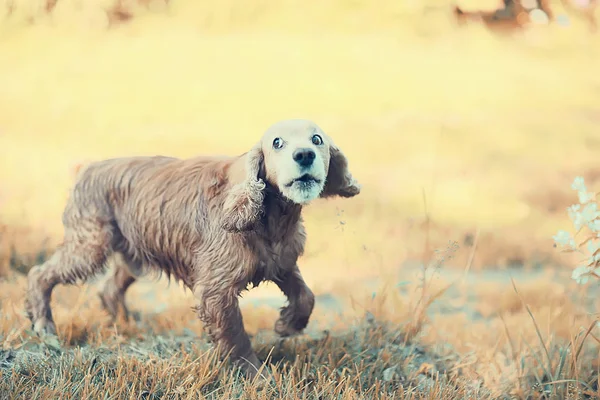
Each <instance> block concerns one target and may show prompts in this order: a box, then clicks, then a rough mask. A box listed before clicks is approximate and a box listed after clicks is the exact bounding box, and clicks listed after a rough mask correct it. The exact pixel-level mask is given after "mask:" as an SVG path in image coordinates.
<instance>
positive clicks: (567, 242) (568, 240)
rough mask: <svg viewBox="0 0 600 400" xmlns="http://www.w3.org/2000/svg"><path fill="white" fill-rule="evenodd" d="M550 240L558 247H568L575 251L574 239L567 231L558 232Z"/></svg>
mask: <svg viewBox="0 0 600 400" xmlns="http://www.w3.org/2000/svg"><path fill="white" fill-rule="evenodd" d="M552 239H554V241H555V242H556V244H558V245H560V246H569V247H571V248H573V249H575V239H573V237H572V236H571V234H570V233H569V232H567V231H562V230H561V231H558V233H557V234H556V235H554V236H552Z"/></svg>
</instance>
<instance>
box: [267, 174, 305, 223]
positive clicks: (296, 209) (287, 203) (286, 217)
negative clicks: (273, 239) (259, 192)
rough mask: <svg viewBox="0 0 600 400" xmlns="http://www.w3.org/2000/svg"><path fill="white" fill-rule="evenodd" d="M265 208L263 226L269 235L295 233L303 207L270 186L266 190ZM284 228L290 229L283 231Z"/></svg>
mask: <svg viewBox="0 0 600 400" xmlns="http://www.w3.org/2000/svg"><path fill="white" fill-rule="evenodd" d="M264 207H265V209H264V211H265V212H264V215H263V218H262V224H263V228H264V229H265V230H266V232H265V233H267V234H273V233H275V232H281V233H280V234H283V235H285V234H286V233H287V232H286V231H287V230H291V231H295V229H296V227H297V224H298V223H299V222H300V221H301V218H302V217H301V213H302V205H300V204H296V203H294V202H292V201H291V200H289V199H287V198H286V197H285V196H283V194H281V192H280V191H279V190H278V189H277V188H275V187H273V186H272V185H270V184H267V187H266V189H265V199H264ZM282 227H287V228H288V229H281V228H282Z"/></svg>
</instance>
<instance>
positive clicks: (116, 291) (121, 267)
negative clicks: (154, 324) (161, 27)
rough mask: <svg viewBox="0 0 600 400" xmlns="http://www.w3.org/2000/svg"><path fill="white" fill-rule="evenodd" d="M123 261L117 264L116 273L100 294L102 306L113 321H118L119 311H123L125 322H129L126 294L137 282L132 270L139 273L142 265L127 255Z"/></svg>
mask: <svg viewBox="0 0 600 400" xmlns="http://www.w3.org/2000/svg"><path fill="white" fill-rule="evenodd" d="M122 256H123V257H122V258H123V259H122V260H119V261H117V262H116V264H115V268H114V272H113V273H112V274H111V275H110V276H109V278H108V280H106V282H105V283H104V287H103V289H102V292H100V293H99V296H100V300H101V301H102V306H103V307H104V309H105V310H106V311H107V312H108V313H109V314H110V315H111V317H112V319H113V321H114V320H115V319H117V317H118V314H119V310H120V309H121V310H123V316H124V317H125V320H126V321H127V320H129V309H128V308H127V305H126V304H125V293H126V292H127V289H129V287H130V286H131V285H132V284H133V283H134V282H135V281H136V280H137V278H136V277H135V276H134V275H133V274H132V273H131V272H130V268H132V269H133V270H134V271H139V270H140V269H141V268H140V263H139V262H137V261H134V260H132V259H130V258H128V257H126V256H125V255H122Z"/></svg>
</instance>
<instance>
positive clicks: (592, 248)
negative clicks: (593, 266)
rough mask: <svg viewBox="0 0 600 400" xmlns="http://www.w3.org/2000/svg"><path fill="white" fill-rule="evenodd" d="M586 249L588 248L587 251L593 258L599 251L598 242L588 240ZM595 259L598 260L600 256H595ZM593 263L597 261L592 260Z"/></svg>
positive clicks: (599, 244)
mask: <svg viewBox="0 0 600 400" xmlns="http://www.w3.org/2000/svg"><path fill="white" fill-rule="evenodd" d="M587 248H588V251H589V252H590V254H591V255H592V256H593V255H594V253H596V252H597V251H598V250H600V242H599V241H597V240H590V241H589V242H588V243H587ZM596 257H598V258H599V259H600V254H598V255H596ZM596 257H594V258H596ZM594 261H597V260H594Z"/></svg>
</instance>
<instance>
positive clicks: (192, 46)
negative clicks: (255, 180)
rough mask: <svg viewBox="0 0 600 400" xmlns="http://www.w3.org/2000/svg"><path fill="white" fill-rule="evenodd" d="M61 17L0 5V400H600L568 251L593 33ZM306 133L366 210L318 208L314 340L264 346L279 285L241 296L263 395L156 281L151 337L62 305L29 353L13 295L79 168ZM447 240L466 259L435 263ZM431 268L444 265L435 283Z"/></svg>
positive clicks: (301, 6) (303, 15)
mask: <svg viewBox="0 0 600 400" xmlns="http://www.w3.org/2000/svg"><path fill="white" fill-rule="evenodd" d="M555 3H556V4H554V7H555V8H556V13H561V12H562V9H561V6H560V4H558V3H559V2H558V1H557V2H555ZM48 4H50V3H47V2H45V1H44V2H42V1H35V0H14V1H9V0H7V1H5V2H0V152H1V154H0V159H1V162H0V225H1V226H2V228H1V229H0V276H4V279H3V280H2V278H0V343H2V350H1V351H0V394H8V397H9V398H10V396H11V395H12V396H13V397H19V398H20V397H25V398H32V399H35V398H48V397H53V398H57V397H58V398H76V397H78V398H90V397H92V398H97V397H101V396H100V395H102V396H105V397H106V398H159V397H161V398H162V397H164V398H188V397H190V398H198V397H201V396H204V397H207V398H217V397H224V398H231V397H241V398H261V396H262V397H264V396H269V395H275V394H279V395H280V396H281V397H284V398H364V397H368V396H375V395H376V394H377V395H378V396H380V397H381V398H386V396H387V398H420V397H421V398H468V397H469V396H470V397H471V398H509V397H511V396H512V397H517V398H551V397H554V398H584V397H585V396H589V397H593V396H594V393H595V394H596V395H597V394H598V378H597V377H598V368H600V362H599V361H600V359H599V357H598V342H597V340H596V337H598V335H599V333H598V331H597V329H598V328H597V327H596V325H595V315H594V313H595V312H597V310H598V305H599V304H598V300H597V299H598V298H600V297H599V296H598V291H597V290H596V289H595V287H594V286H593V285H588V286H586V287H584V288H583V289H582V288H581V287H579V286H577V285H576V284H575V283H574V282H571V279H570V273H571V269H572V265H573V264H572V262H574V261H575V260H576V258H574V257H573V258H568V257H567V256H564V257H563V256H560V257H559V253H558V252H557V251H556V249H555V248H554V247H553V242H552V235H554V234H555V233H556V231H557V230H559V229H564V227H565V226H567V225H568V224H569V222H568V216H567V215H566V212H565V208H566V207H567V206H569V205H570V204H572V203H573V202H574V199H575V197H574V194H573V192H572V191H571V190H570V189H569V185H570V183H571V182H572V180H573V177H574V176H577V175H581V176H584V177H585V180H586V183H587V184H588V186H589V187H594V188H597V187H600V167H599V166H598V151H599V150H600V136H599V135H598V129H597V126H598V123H599V122H600V111H599V108H598V104H600V74H598V71H599V70H600V37H599V36H598V35H590V34H589V31H588V27H587V25H586V24H585V23H583V22H581V21H578V20H576V19H575V20H574V22H573V24H572V25H571V26H570V27H568V28H564V27H561V26H558V25H551V26H534V27H532V28H531V29H529V30H527V31H524V32H514V33H513V35H512V36H510V37H504V36H498V35H496V34H493V33H490V32H488V31H486V30H485V29H483V28H482V27H478V26H475V25H472V26H468V27H465V28H463V29H456V27H455V23H454V22H453V21H452V19H451V15H452V14H451V9H450V6H451V5H450V4H449V3H448V2H446V1H442V0H428V1H423V2H397V1H387V0H386V1H381V2H377V3H376V4H375V3H373V2H367V1H363V0H355V1H341V0H325V1H319V2H308V3H307V2H300V1H294V0H289V1H288V0H286V1H283V2H278V3H277V4H274V3H270V2H266V1H262V0H253V1H250V2H248V1H244V2H242V1H236V0H230V1H225V2H222V1H219V2H217V1H216V0H210V1H203V2H192V1H189V0H171V1H170V2H168V5H167V6H164V3H163V2H152V1H151V2H147V3H143V6H139V7H138V6H137V5H135V4H134V3H133V2H131V3H128V2H118V3H117V2H111V1H107V2H105V1H102V2H84V1H82V2H76V1H66V0H62V1H61V0H59V1H58V2H54V3H52V4H53V6H52V12H51V13H50V14H48V13H47V12H46V11H44V10H45V8H47V6H48ZM132 4H133V5H132ZM460 5H461V6H464V7H465V8H484V7H488V8H493V6H494V5H495V2H492V1H486V2H485V4H482V3H481V2H480V1H477V2H474V1H461V2H460ZM117 6H118V7H117ZM115 7H116V8H115ZM119 7H120V9H119V10H120V11H119V10H117V8H119ZM3 10H7V14H10V15H9V16H6V18H4V17H3V16H2V13H3V12H4V11H3ZM115 10H116V11H115ZM8 11H10V13H9V12H8ZM117 11H119V12H121V13H122V14H123V15H124V14H130V16H131V18H130V17H126V18H125V17H123V18H121V17H118V12H117ZM119 15H120V14H119ZM111 16H112V17H111ZM2 18H4V19H2ZM111 18H112V19H111ZM119 18H121V19H126V20H128V21H127V22H126V23H123V21H122V20H121V21H120V20H119ZM119 21H120V23H119V24H117V23H116V22H119ZM109 23H113V26H112V28H111V29H110V30H106V25H108V24H109ZM296 116H298V117H307V118H312V119H314V120H316V121H317V122H318V123H319V124H320V125H321V126H322V127H323V128H324V129H325V130H326V131H328V132H329V133H330V134H331V135H332V136H333V137H334V138H335V139H336V142H338V143H339V145H340V146H341V147H342V148H343V149H344V152H345V153H346V154H347V155H348V156H349V158H350V163H351V168H352V170H353V173H354V175H355V176H356V177H357V178H358V179H359V180H360V181H361V183H363V188H364V189H363V192H362V193H361V195H360V196H358V197H356V198H355V199H352V200H333V201H327V202H325V201H320V202H317V203H315V204H314V205H312V206H310V207H309V208H308V209H307V210H306V215H305V219H306V225H307V230H308V233H309V241H308V247H307V251H306V254H305V256H304V257H303V259H302V260H301V265H302V269H303V272H304V275H305V276H306V279H307V281H308V283H309V285H310V286H311V287H312V288H314V291H315V293H316V294H317V295H318V296H319V298H318V300H317V309H316V311H315V317H314V320H313V321H312V322H311V329H310V330H309V332H308V334H307V336H305V337H302V338H297V339H294V340H293V341H285V342H279V341H278V340H277V339H275V338H274V337H273V336H272V334H271V333H270V332H271V328H272V324H273V323H274V321H275V318H276V314H277V310H276V309H274V308H273V307H272V306H270V305H266V304H267V302H268V301H270V300H273V298H274V297H273V296H276V293H277V292H276V290H275V289H274V288H273V287H272V286H268V285H267V286H266V287H264V288H263V287H261V288H258V289H256V290H254V291H252V292H250V293H249V294H248V295H247V302H246V303H244V304H245V305H244V308H243V312H244V318H245V321H246V324H247V327H248V330H249V331H250V332H251V333H252V334H253V335H255V336H254V338H253V342H254V345H255V346H257V347H258V348H260V351H261V353H260V354H261V356H262V357H263V358H264V357H267V356H268V355H270V357H271V358H272V359H273V360H274V361H277V362H278V363H276V365H277V366H276V369H277V371H278V372H277V374H276V375H277V377H278V378H277V380H278V385H277V388H272V389H270V390H272V392H269V393H270V394H269V393H267V394H265V393H264V392H261V393H257V392H255V391H254V390H252V389H248V390H246V391H245V389H244V387H243V385H244V383H243V381H242V380H240V379H238V378H237V377H235V376H233V375H231V374H230V370H229V369H227V368H219V362H218V361H217V358H216V357H215V355H214V353H213V352H212V351H211V350H208V347H207V345H206V342H205V341H204V340H203V339H202V337H199V336H201V332H202V330H201V326H200V323H199V322H198V321H197V320H196V319H195V317H194V314H193V313H192V312H191V310H190V307H191V306H192V305H193V299H191V296H189V293H187V294H186V293H185V292H184V291H183V290H182V289H181V288H179V287H167V286H166V285H165V284H164V282H162V281H161V282H146V283H139V284H136V285H134V287H133V288H132V290H131V293H130V294H128V302H129V304H130V306H131V307H132V308H133V309H135V310H137V311H138V312H139V313H140V315H141V316H140V317H139V318H138V321H137V323H131V324H126V323H125V322H123V321H121V322H119V323H117V324H116V325H114V326H110V325H108V319H107V317H106V316H105V315H104V313H102V312H101V311H100V306H99V301H98V299H97V297H96V295H95V292H94V288H93V287H92V286H85V287H83V288H75V287H61V288H59V289H58V290H57V291H56V294H55V295H54V297H53V307H54V309H55V318H56V321H57V325H58V329H59V332H60V342H58V343H46V344H41V343H38V342H39V341H38V340H37V339H36V338H33V337H31V336H30V334H29V332H28V331H27V329H28V327H29V326H28V323H27V321H26V320H25V318H24V316H23V315H22V302H23V290H24V277H23V276H22V273H23V272H26V271H27V269H28V268H29V267H30V266H31V265H32V264H34V263H36V262H38V261H39V260H41V259H43V258H44V257H45V255H46V253H47V251H50V250H51V249H52V248H53V247H54V246H55V245H56V244H57V243H58V242H59V241H60V240H61V234H62V226H61V224H60V216H61V212H62V208H63V206H64V203H65V200H66V196H67V190H68V188H69V187H70V185H71V184H72V179H73V168H74V166H75V165H76V164H77V163H80V162H82V161H83V162H85V161H86V160H92V159H99V158H106V157H113V156H119V155H135V154H157V153H161V154H168V155H175V156H181V157H187V156H191V155H194V154H199V153H230V154H233V153H238V152H242V151H245V150H246V149H247V148H249V147H250V146H251V145H252V144H253V142H254V140H256V138H257V137H258V136H259V135H260V134H261V133H262V131H263V130H264V128H265V127H266V126H267V125H269V124H271V123H272V122H273V121H275V120H279V119H283V118H288V117H296ZM424 199H425V200H426V201H425V206H424V201H423V200H424ZM448 241H451V242H456V243H457V244H458V249H456V250H455V251H453V252H452V256H453V257H452V259H448V257H447V256H445V257H443V258H444V259H443V260H442V259H441V258H436V254H435V253H434V249H442V250H443V249H445V248H446V246H447V243H448ZM442 254H446V253H442ZM446 255H447V254H446ZM437 257H440V256H439V254H438V255H437ZM423 260H431V263H432V265H434V266H435V265H436V263H437V264H441V265H439V268H430V269H434V270H437V274H433V275H432V276H433V277H431V276H430V275H431V274H430V273H429V272H428V273H427V276H428V277H429V278H428V279H427V283H426V285H425V286H423V285H422V282H421V281H420V279H419V277H420V274H422V269H421V268H419V264H427V263H424V262H423ZM415 262H416V263H417V268H413V267H411V265H413V264H412V263H415ZM565 266H566V268H565ZM510 276H512V277H514V279H515V285H516V289H517V290H515V287H513V284H512V283H511V282H510V280H509V277H510ZM381 282H385V283H387V285H381V284H380V283H381ZM397 282H400V283H397ZM373 291H375V292H376V294H373ZM328 296H329V297H328ZM331 296H333V297H335V298H336V299H338V300H339V301H340V308H341V309H342V311H343V315H342V316H337V315H336V312H334V311H333V310H332V306H331V305H330V303H328V301H329V300H328V299H329V298H330V297H331ZM275 299H276V300H277V299H278V298H277V297H275ZM277 301H279V300H277ZM279 305H280V304H279V303H278V306H279ZM281 305H282V304H281ZM324 329H326V330H328V332H329V333H327V334H326V333H323V330H324ZM57 346H59V347H60V348H58V347H57ZM412 356H414V357H412ZM411 357H412V358H411ZM275 390H277V391H278V392H277V393H276V392H274V391H275ZM0 397H2V396H0Z"/></svg>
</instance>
